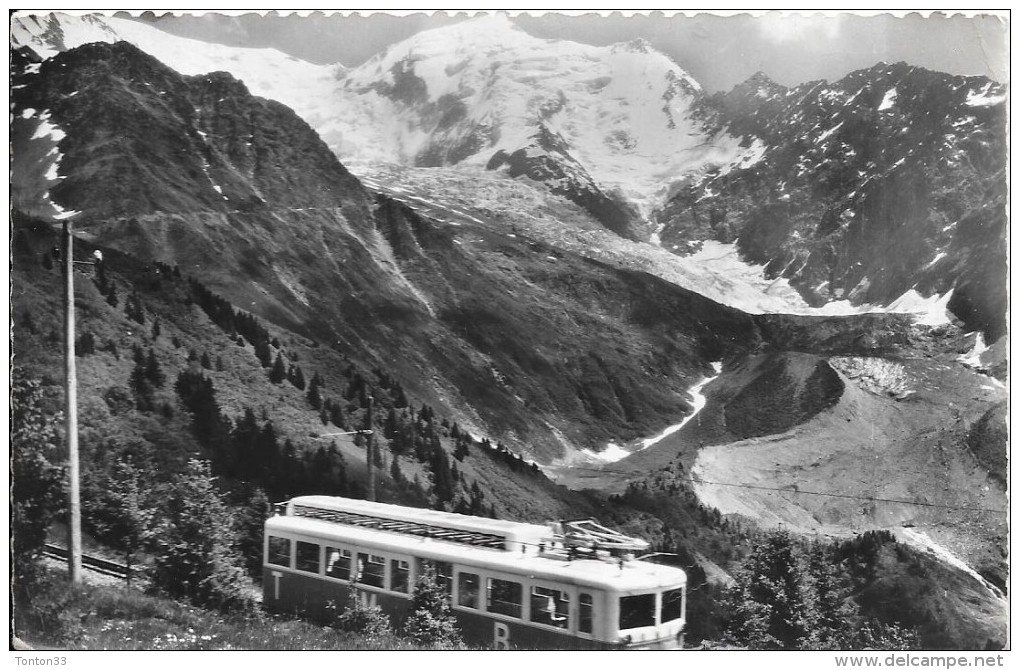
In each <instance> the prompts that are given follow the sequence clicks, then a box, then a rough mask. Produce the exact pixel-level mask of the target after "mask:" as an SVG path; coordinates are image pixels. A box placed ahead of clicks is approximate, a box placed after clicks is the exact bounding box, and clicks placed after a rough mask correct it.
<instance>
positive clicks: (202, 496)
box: [152, 460, 256, 611]
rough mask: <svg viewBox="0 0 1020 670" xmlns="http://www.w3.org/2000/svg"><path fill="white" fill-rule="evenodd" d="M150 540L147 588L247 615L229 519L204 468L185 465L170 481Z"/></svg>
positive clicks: (249, 602)
mask: <svg viewBox="0 0 1020 670" xmlns="http://www.w3.org/2000/svg"><path fill="white" fill-rule="evenodd" d="M168 494H169V495H168V496H167V498H166V500H165V503H164V505H163V506H162V507H161V516H162V519H161V524H160V526H159V528H158V530H157V532H156V533H154V534H153V556H154V569H153V574H152V581H153V585H154V586H155V587H156V588H158V589H160V590H162V591H164V592H166V593H167V594H169V595H171V596H174V597H183V598H187V599H188V600H190V601H191V602H192V603H194V604H196V605H199V606H204V607H213V608H215V609H219V610H223V611H234V610H243V611H252V610H254V609H255V607H256V604H255V602H254V600H253V598H252V596H251V592H252V585H251V582H250V580H249V579H248V578H247V577H246V576H245V574H244V569H243V568H242V567H241V565H242V559H241V557H240V556H238V555H237V553H236V552H235V551H234V549H233V548H232V546H231V544H232V542H233V540H234V536H235V535H234V526H233V520H232V518H231V513H230V511H229V509H228V507H227V505H226V503H225V501H224V499H223V497H222V496H221V495H220V494H219V492H218V491H217V490H216V487H215V483H214V479H213V477H212V474H211V472H210V470H209V464H208V463H207V462H203V461H197V460H191V461H189V462H188V468H187V471H186V472H184V473H182V474H181V475H178V476H177V477H175V478H174V481H173V483H172V485H171V486H170V488H169V491H168Z"/></svg>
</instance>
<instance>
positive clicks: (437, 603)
mask: <svg viewBox="0 0 1020 670" xmlns="http://www.w3.org/2000/svg"><path fill="white" fill-rule="evenodd" d="M421 567H422V569H421V570H420V571H419V574H418V578H417V579H416V580H415V585H414V595H413V596H412V597H411V616H410V617H408V618H407V621H405V622H404V627H403V629H402V633H403V636H404V637H406V638H408V639H409V640H411V641H412V642H414V643H415V644H418V645H422V646H432V647H437V648H441V649H460V648H463V645H464V643H463V641H462V640H461V636H460V631H459V630H458V629H457V619H456V618H455V617H454V616H453V612H452V611H451V610H450V600H449V596H448V595H447V593H446V589H445V588H443V585H442V584H440V583H439V579H438V576H437V574H436V568H435V566H434V565H433V564H432V563H431V562H428V561H422V562H421Z"/></svg>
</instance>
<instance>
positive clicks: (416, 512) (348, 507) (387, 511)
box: [287, 496, 551, 542]
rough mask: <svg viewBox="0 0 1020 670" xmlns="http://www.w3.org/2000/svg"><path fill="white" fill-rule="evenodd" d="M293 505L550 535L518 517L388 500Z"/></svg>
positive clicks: (517, 536) (516, 534)
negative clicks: (496, 516) (473, 513)
mask: <svg viewBox="0 0 1020 670" xmlns="http://www.w3.org/2000/svg"><path fill="white" fill-rule="evenodd" d="M287 502H288V503H292V504H293V505H303V506H306V507H314V508H317V509H322V510H330V511H336V512H350V513H354V514H363V515H366V516H374V517H381V518H386V519H394V520H397V521H408V522H412V523H420V524H425V525H431V526H439V527H444V528H449V529H453V530H463V531H468V532H470V531H475V532H481V533H491V534H494V535H501V536H503V537H505V538H506V539H508V540H517V541H519V542H532V541H534V542H538V541H541V540H543V539H545V538H547V537H549V535H550V533H551V530H550V528H549V527H548V526H543V525H539V524H534V523H521V522H519V521H504V520H502V519H489V518H485V517H478V516H470V515H467V514H456V513H454V512H443V511H439V510H433V509H421V508H417V507H405V506H403V505H392V504H389V503H380V502H372V501H369V500H356V499H353V498H340V497H336V496H299V497H296V498H292V499H291V500H289V501H287Z"/></svg>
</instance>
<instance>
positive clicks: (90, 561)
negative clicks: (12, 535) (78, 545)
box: [43, 544, 132, 579]
mask: <svg viewBox="0 0 1020 670" xmlns="http://www.w3.org/2000/svg"><path fill="white" fill-rule="evenodd" d="M43 553H44V554H45V555H46V556H49V557H50V558H55V559H58V560H62V561H66V560H67V549H65V548H64V547H60V546H57V545H55V544H47V545H45V547H44V549H43ZM81 565H82V567H83V568H86V569H88V570H92V571H93V572H98V573H100V574H103V575H109V576H111V577H119V578H120V579H127V578H128V575H129V574H130V573H131V572H132V569H131V568H129V567H127V566H126V565H124V564H122V563H115V562H113V561H108V560H106V559H105V558H98V557H96V556H89V555H87V554H82V557H81Z"/></svg>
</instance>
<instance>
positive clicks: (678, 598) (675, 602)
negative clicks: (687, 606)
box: [662, 589, 684, 623]
mask: <svg viewBox="0 0 1020 670" xmlns="http://www.w3.org/2000/svg"><path fill="white" fill-rule="evenodd" d="M683 615H684V590H683V589H673V590H672V591H663V593H662V623H666V622H667V621H675V620H676V619H679V618H680V617H682V616H683Z"/></svg>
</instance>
